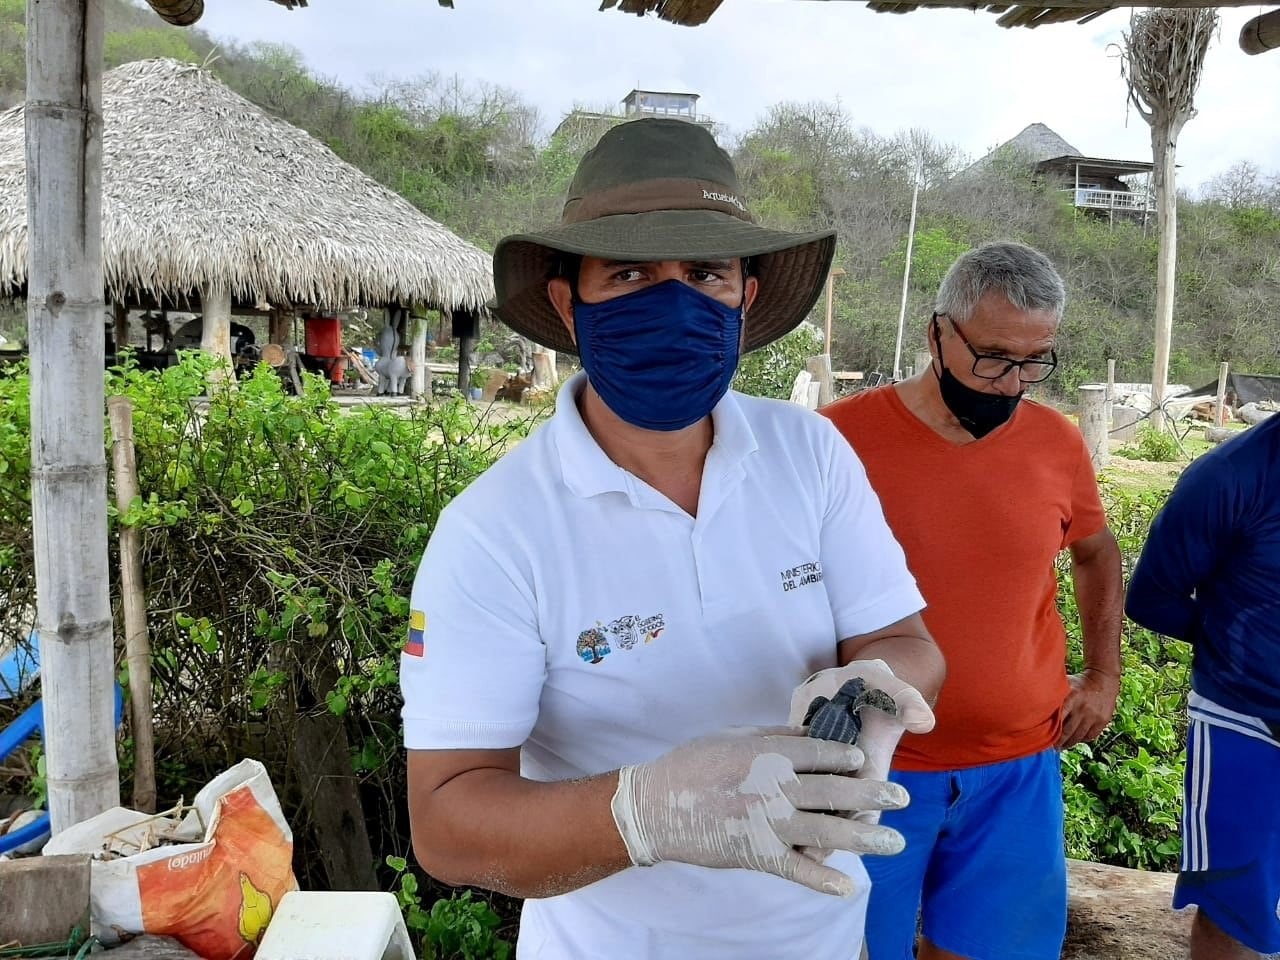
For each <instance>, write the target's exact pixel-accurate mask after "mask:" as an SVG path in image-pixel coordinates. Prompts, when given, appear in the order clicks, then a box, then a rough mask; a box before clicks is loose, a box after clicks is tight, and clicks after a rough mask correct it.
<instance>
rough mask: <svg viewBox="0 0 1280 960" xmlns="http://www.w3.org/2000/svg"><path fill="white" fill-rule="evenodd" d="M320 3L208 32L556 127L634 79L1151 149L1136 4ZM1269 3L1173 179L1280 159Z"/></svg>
mask: <svg viewBox="0 0 1280 960" xmlns="http://www.w3.org/2000/svg"><path fill="white" fill-rule="evenodd" d="M454 3H455V6H456V7H457V9H454V10H449V9H445V8H443V7H440V6H439V5H438V4H437V2H436V0H310V4H311V5H310V6H309V7H308V8H307V9H305V10H303V9H299V10H293V11H289V10H286V9H284V8H283V7H280V6H278V5H276V4H270V3H264V2H263V0H217V2H214V3H209V4H207V5H206V8H205V15H204V19H203V20H202V21H201V23H200V26H201V27H202V28H203V29H204V30H206V31H207V32H209V33H211V34H213V35H214V36H215V37H228V38H234V39H235V40H238V41H241V42H248V41H254V40H266V41H272V42H283V43H288V44H291V45H292V46H294V47H296V48H297V49H299V50H300V51H301V52H302V54H303V56H304V57H305V59H306V61H307V63H308V64H309V65H310V66H311V67H312V68H314V69H315V70H316V71H317V72H318V73H320V74H321V75H324V76H328V77H333V78H337V79H338V80H340V81H342V82H343V83H345V84H346V85H348V86H351V87H355V88H361V87H363V86H365V85H366V84H367V82H368V80H369V77H370V76H371V75H383V76H390V77H402V78H409V77H414V76H417V75H420V74H422V73H425V72H428V71H438V72H441V73H444V74H447V75H451V74H457V75H459V76H461V77H463V78H464V79H468V80H477V81H488V82H490V83H495V84H500V85H503V86H508V87H511V88H514V89H515V90H517V91H519V92H520V93H521V95H522V96H523V97H524V98H525V99H526V100H527V101H529V102H531V103H533V104H534V105H535V106H537V107H538V108H539V110H540V111H541V113H542V116H543V118H544V120H545V121H546V122H547V123H548V124H554V123H555V122H556V121H558V120H559V119H560V117H561V116H562V115H563V114H564V113H566V112H567V111H568V110H570V109H571V108H572V107H573V105H574V104H575V103H590V104H592V105H596V104H602V103H607V102H616V101H619V100H621V98H622V97H623V96H625V95H626V93H627V92H628V91H630V90H631V89H633V88H636V87H639V88H642V89H650V90H682V91H689V92H694V93H699V94H701V95H702V100H701V101H700V108H701V111H702V112H703V113H705V114H707V115H709V116H711V117H714V118H715V119H716V120H719V121H722V122H724V123H726V124H727V125H728V127H729V129H730V131H731V132H732V133H742V132H744V131H745V130H747V129H748V128H749V127H750V126H751V124H752V122H753V121H754V120H755V119H756V118H757V117H758V116H759V115H760V114H762V113H763V112H764V110H765V109H767V107H768V106H769V105H770V104H773V103H777V102H779V101H783V100H813V99H822V100H835V99H839V100H840V101H841V103H843V105H844V106H845V108H846V109H847V110H848V112H849V114H850V115H851V116H852V117H853V119H854V122H855V123H857V124H858V125H860V126H866V127H869V128H871V129H872V130H874V131H875V132H876V133H879V134H883V135H890V134H893V133H895V132H896V131H898V130H902V129H906V128H909V127H922V128H924V129H927V130H928V131H929V132H930V133H932V134H933V135H934V136H935V137H937V138H938V139H941V140H944V141H946V142H949V143H954V144H956V145H957V146H959V147H960V148H961V149H962V150H963V151H965V152H966V153H968V154H969V155H970V156H971V157H977V156H980V155H982V154H983V153H985V152H986V151H987V150H989V149H990V148H991V147H993V146H995V145H996V144H998V143H1001V142H1003V141H1005V140H1007V139H1009V138H1010V137H1013V136H1014V135H1015V134H1017V133H1018V131H1020V130H1021V129H1022V128H1023V127H1025V126H1026V125H1027V124H1030V123H1035V122H1040V123H1045V124H1047V125H1048V126H1050V127H1052V128H1053V129H1054V130H1055V131H1057V132H1058V133H1059V134H1060V135H1061V136H1062V137H1063V138H1065V139H1066V140H1068V141H1069V142H1070V143H1072V144H1073V145H1075V146H1076V147H1077V148H1078V149H1079V150H1080V151H1082V152H1083V153H1085V154H1088V155H1092V156H1103V157H1112V158H1119V159H1135V160H1150V158H1151V146H1150V136H1149V130H1148V128H1147V125H1146V124H1145V123H1144V122H1143V121H1142V118H1141V117H1139V116H1138V115H1137V114H1136V113H1135V112H1134V111H1133V110H1132V109H1129V108H1127V107H1126V102H1125V85H1124V81H1123V79H1122V78H1121V76H1120V63H1119V60H1118V59H1117V57H1116V56H1115V50H1114V48H1113V47H1112V45H1113V44H1117V43H1118V42H1119V41H1120V40H1121V33H1122V31H1123V30H1124V29H1125V28H1126V27H1127V26H1128V22H1129V21H1128V11H1127V10H1117V11H1112V12H1111V13H1108V14H1104V15H1103V16H1102V17H1099V18H1098V19H1097V20H1094V21H1093V22H1092V23H1089V24H1086V25H1084V26H1080V25H1078V24H1075V23H1065V24H1056V25H1051V26H1045V27H1039V28H1037V29H1035V30H1027V29H1025V28H1018V29H1013V30H1008V29H1005V28H1003V27H998V26H997V25H996V18H995V16H993V15H991V14H989V13H970V12H967V11H956V10H920V11H917V12H914V13H910V14H906V15H898V14H883V13H881V14H877V13H872V12H871V11H869V10H867V9H866V8H865V6H864V5H863V4H862V3H859V2H818V0H725V2H724V4H723V6H722V7H721V9H720V10H719V11H718V12H717V13H716V14H715V16H714V17H712V19H711V21H710V22H709V23H707V24H705V25H703V26H701V27H696V28H689V27H678V26H674V25H672V24H668V23H664V22H662V21H660V20H657V19H656V18H652V17H646V18H644V19H640V18H637V17H634V16H628V15H626V14H621V13H618V12H616V11H606V12H603V13H602V12H599V11H598V10H597V9H596V8H597V7H598V6H599V3H598V0H454ZM1262 9H1263V8H1262V7H1244V8H1240V9H1236V10H1225V11H1223V15H1222V26H1221V35H1220V36H1219V38H1218V39H1217V40H1215V41H1214V43H1213V45H1212V46H1211V47H1210V49H1209V54H1208V58H1207V61H1206V64H1205V71H1204V78H1203V81H1202V82H1201V85H1200V91H1199V94H1198V96H1197V97H1196V105H1197V107H1198V115H1197V116H1196V117H1195V118H1194V119H1193V120H1192V121H1191V122H1190V123H1189V124H1187V126H1186V128H1185V129H1184V130H1183V132H1182V136H1181V138H1180V140H1179V143H1178V161H1179V165H1180V167H1181V170H1180V173H1179V186H1180V187H1181V186H1185V187H1195V186H1197V185H1199V184H1201V183H1203V182H1204V181H1205V180H1207V179H1208V178H1210V177H1212V176H1214V175H1215V174H1218V173H1220V172H1222V171H1223V170H1225V169H1226V168H1228V167H1230V166H1231V165H1232V164H1233V163H1235V162H1237V161H1239V160H1252V161H1253V162H1254V163H1256V164H1258V166H1260V167H1261V168H1262V169H1263V170H1264V171H1268V172H1280V51H1273V52H1269V53H1265V54H1262V55H1260V56H1254V57H1250V56H1247V55H1246V54H1245V53H1244V52H1242V51H1241V50H1240V48H1239V44H1238V40H1237V38H1238V36H1239V33H1240V28H1241V26H1242V25H1243V24H1244V23H1245V21H1247V20H1248V19H1249V18H1250V17H1252V16H1254V15H1256V14H1257V13H1258V12H1260V11H1261V10H1262Z"/></svg>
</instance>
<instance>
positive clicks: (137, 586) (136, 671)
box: [107, 397, 156, 813]
mask: <svg viewBox="0 0 1280 960" xmlns="http://www.w3.org/2000/svg"><path fill="white" fill-rule="evenodd" d="M107 416H108V417H109V418H110V420H111V457H112V464H113V467H114V473H115V488H116V508H117V509H118V510H119V511H120V513H122V514H123V513H125V512H126V511H127V510H128V509H129V505H130V504H131V503H133V500H134V498H135V497H137V496H138V469H137V464H136V460H135V457H134V447H133V404H132V403H131V402H130V401H129V398H128V397H111V398H109V399H108V400H107ZM120 603H121V606H122V607H123V608H124V652H125V660H126V662H127V663H128V664H129V721H130V727H131V728H132V730H133V806H134V808H135V809H137V810H141V811H143V812H144V813H155V812H156V757H155V745H154V741H153V738H152V732H151V638H150V637H149V636H148V635H147V603H146V597H145V595H144V594H143V590H142V538H141V536H140V532H139V530H138V528H137V527H133V526H124V525H121V527H120Z"/></svg>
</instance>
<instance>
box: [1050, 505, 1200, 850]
mask: <svg viewBox="0 0 1280 960" xmlns="http://www.w3.org/2000/svg"><path fill="white" fill-rule="evenodd" d="M1105 493H1106V500H1107V507H1108V515H1109V517H1110V521H1111V529H1112V531H1113V532H1114V533H1115V535H1116V539H1117V541H1118V542H1119V544H1120V550H1121V553H1122V555H1123V557H1124V563H1125V568H1126V571H1129V570H1131V569H1132V565H1133V563H1134V562H1135V561H1136V560H1137V558H1138V554H1139V553H1140V552H1141V549H1142V544H1143V541H1144V540H1145V539H1146V534H1147V530H1148V528H1149V527H1150V525H1151V520H1152V518H1153V517H1154V515H1155V513H1156V511H1157V510H1158V509H1159V507H1160V505H1161V504H1162V503H1163V502H1164V499H1165V497H1166V496H1167V494H1166V493H1164V492H1154V493H1153V492H1143V493H1131V492H1128V491H1125V490H1122V489H1119V488H1111V487H1107V488H1106V489H1105ZM1058 575H1059V583H1058V601H1059V605H1060V608H1061V609H1062V613H1063V619H1064V620H1065V622H1066V624H1067V634H1068V646H1069V656H1070V669H1071V670H1072V672H1078V671H1079V670H1081V669H1082V668H1083V665H1084V658H1083V644H1082V637H1081V632H1080V617H1079V611H1078V609H1077V608H1076V603H1075V596H1074V594H1073V593H1072V588H1071V580H1070V560H1069V558H1067V557H1064V559H1063V561H1062V563H1061V564H1060V566H1059V571H1058ZM1123 649H1124V677H1123V680H1122V681H1121V686H1120V698H1119V701H1118V703H1117V706H1116V715H1115V719H1114V720H1113V721H1112V723H1111V726H1109V727H1108V728H1107V729H1106V730H1105V731H1103V733H1102V735H1101V736H1099V737H1098V739H1097V740H1095V741H1094V742H1093V743H1082V744H1079V745H1078V746H1075V747H1073V748H1072V749H1070V750H1068V751H1066V753H1065V754H1064V755H1063V779H1064V789H1065V800H1066V844H1067V854H1068V856H1072V857H1077V858H1079V859H1083V860H1093V861H1097V862H1099V863H1111V864H1116V865H1119V866H1125V867H1134V868H1141V869H1151V870H1176V869H1177V863H1178V854H1179V851H1180V850H1181V843H1180V840H1179V834H1178V824H1179V816H1180V814H1181V809H1182V777H1183V769H1184V766H1185V763H1184V754H1183V744H1184V738H1185V736H1186V706H1187V693H1188V691H1189V689H1190V686H1191V678H1190V662H1191V650H1190V647H1188V646H1187V645H1186V644H1184V643H1180V642H1178V641H1175V640H1169V639H1167V638H1165V637H1160V636H1158V635H1156V634H1154V633H1152V632H1151V631H1149V630H1144V629H1142V628H1141V627H1138V626H1137V625H1136V624H1132V623H1126V625H1125V636H1124V640H1123Z"/></svg>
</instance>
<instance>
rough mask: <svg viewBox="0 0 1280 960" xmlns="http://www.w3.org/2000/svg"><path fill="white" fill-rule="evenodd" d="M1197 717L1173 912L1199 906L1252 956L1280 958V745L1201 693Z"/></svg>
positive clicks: (1190, 741)
mask: <svg viewBox="0 0 1280 960" xmlns="http://www.w3.org/2000/svg"><path fill="white" fill-rule="evenodd" d="M1189 714H1190V721H1191V722H1190V726H1189V728H1188V731H1187V776H1186V796H1185V798H1184V807H1183V815H1182V867H1181V873H1179V874H1178V885H1177V888H1176V889H1175V891H1174V895H1173V905H1174V907H1176V908H1179V909H1180V908H1182V907H1186V906H1190V905H1192V904H1195V905H1196V906H1198V907H1199V908H1200V909H1201V910H1202V911H1204V913H1205V914H1206V915H1207V916H1208V917H1209V919H1210V920H1212V921H1213V922H1214V923H1215V924H1216V925H1217V926H1218V928H1219V929H1221V930H1222V931H1223V932H1224V933H1227V934H1229V935H1230V936H1232V937H1234V938H1235V939H1236V940H1238V941H1240V942H1241V943H1242V944H1244V945H1245V946H1246V947H1249V948H1250V949H1251V950H1256V951H1257V952H1259V953H1264V954H1266V953H1280V740H1278V739H1277V737H1276V734H1275V732H1273V731H1272V730H1271V729H1270V728H1269V727H1268V726H1267V724H1265V723H1264V722H1263V721H1262V720H1260V719H1258V718H1257V717H1250V716H1246V715H1244V714H1241V713H1236V712H1235V711H1232V710H1228V709H1226V708H1225V707H1220V706H1218V705H1217V704H1215V703H1214V702H1213V701H1211V700H1207V699H1206V698H1204V697H1202V696H1200V695H1199V694H1197V693H1194V692H1193V693H1192V694H1191V703H1190V710H1189Z"/></svg>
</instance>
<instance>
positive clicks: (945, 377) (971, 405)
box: [933, 320, 1023, 440]
mask: <svg viewBox="0 0 1280 960" xmlns="http://www.w3.org/2000/svg"><path fill="white" fill-rule="evenodd" d="M933 340H934V343H936V344H937V345H938V367H939V368H940V369H941V371H942V372H941V373H939V374H938V375H937V376H938V385H939V387H940V388H941V390H942V402H943V403H945V404H946V405H947V409H948V410H950V411H951V414H952V416H954V417H955V418H956V419H957V420H959V421H960V426H962V427H964V428H965V429H966V430H968V431H969V433H971V434H972V435H973V436H974V438H975V439H977V440H981V439H982V438H983V437H985V436H986V435H987V434H988V433H990V432H991V431H992V430H994V429H996V427H999V426H1003V425H1004V424H1006V423H1008V422H1009V418H1010V417H1012V416H1013V413H1014V411H1015V410H1017V408H1018V401H1019V400H1021V399H1022V394H1023V391H1021V390H1020V391H1018V393H1016V394H1014V395H1013V396H1012V397H1009V396H1005V395H1004V394H1002V393H986V392H985V391H982V390H975V389H973V387H968V386H965V385H964V384H963V383H961V382H960V381H959V380H957V379H956V378H955V375H954V374H953V373H952V372H951V371H950V370H948V369H947V367H946V365H945V364H944V363H943V362H942V337H941V336H940V335H939V334H938V326H937V321H936V320H935V321H934V327H933Z"/></svg>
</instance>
